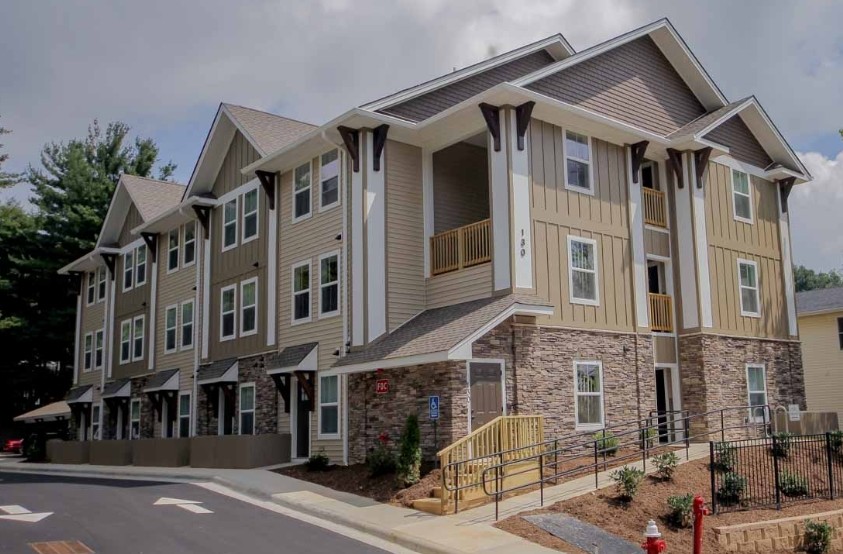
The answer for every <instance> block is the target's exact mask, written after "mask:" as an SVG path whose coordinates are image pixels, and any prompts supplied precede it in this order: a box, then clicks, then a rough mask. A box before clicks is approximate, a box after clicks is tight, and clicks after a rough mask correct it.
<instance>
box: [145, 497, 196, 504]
mask: <svg viewBox="0 0 843 554" xmlns="http://www.w3.org/2000/svg"><path fill="white" fill-rule="evenodd" d="M180 504H201V502H198V501H196V500H182V499H181V498H167V497H166V496H162V497H161V498H159V499H158V500H156V501H155V504H153V506H173V505H176V506H178V505H180Z"/></svg>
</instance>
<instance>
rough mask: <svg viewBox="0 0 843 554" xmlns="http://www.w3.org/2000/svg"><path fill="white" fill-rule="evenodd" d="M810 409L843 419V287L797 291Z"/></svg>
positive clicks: (797, 306)
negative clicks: (834, 414)
mask: <svg viewBox="0 0 843 554" xmlns="http://www.w3.org/2000/svg"><path fill="white" fill-rule="evenodd" d="M796 310H797V314H798V317H799V335H800V338H801V339H802V362H803V364H804V370H805V395H806V399H807V401H808V410H809V411H812V412H837V417H838V419H839V420H840V421H843V288H835V289H821V290H812V291H806V292H800V293H797V295H796Z"/></svg>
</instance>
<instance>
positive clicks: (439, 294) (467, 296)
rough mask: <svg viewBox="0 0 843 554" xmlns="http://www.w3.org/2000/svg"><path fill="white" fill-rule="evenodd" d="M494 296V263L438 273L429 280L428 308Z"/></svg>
mask: <svg viewBox="0 0 843 554" xmlns="http://www.w3.org/2000/svg"><path fill="white" fill-rule="evenodd" d="M490 296H492V264H482V265H477V266H474V267H470V268H468V269H464V270H462V271H455V272H453V273H445V274H444V275H436V276H434V277H431V278H430V279H428V280H427V309H428V310H430V309H433V308H441V307H443V306H450V305H451V304H461V303H462V302H469V301H471V300H479V299H481V298H489V297H490Z"/></svg>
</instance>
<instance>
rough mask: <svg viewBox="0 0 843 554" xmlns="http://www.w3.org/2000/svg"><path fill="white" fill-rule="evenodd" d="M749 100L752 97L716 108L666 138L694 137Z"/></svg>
mask: <svg viewBox="0 0 843 554" xmlns="http://www.w3.org/2000/svg"><path fill="white" fill-rule="evenodd" d="M750 98H752V97H751V96H747V97H746V98H742V99H740V100H738V101H736V102H732V103H731V104H726V105H725V106H723V107H722V108H717V109H716V110H714V111H713V112H708V113H707V114H703V115H701V116H699V117H698V118H696V119H695V120H693V121H691V122H690V123H688V124H687V125H684V126H683V127H680V128H679V129H677V130H675V131H674V132H672V133H670V134H669V135H667V138H671V139H674V138H678V137H686V136H692V135H695V134H697V133H699V132H700V131H702V130H703V129H705V128H706V127H708V126H709V125H711V124H712V123H714V122H715V121H717V120H718V119H720V118H721V117H723V116H724V115H726V114H727V113H729V112H730V111H731V110H733V109H735V108H736V107H738V106H739V105H741V104H743V103H744V102H746V101H747V100H749V99H750Z"/></svg>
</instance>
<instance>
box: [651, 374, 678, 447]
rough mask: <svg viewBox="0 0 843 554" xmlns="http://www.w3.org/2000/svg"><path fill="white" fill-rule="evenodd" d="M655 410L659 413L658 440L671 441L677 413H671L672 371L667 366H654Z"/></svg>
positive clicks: (672, 404) (672, 406)
mask: <svg viewBox="0 0 843 554" xmlns="http://www.w3.org/2000/svg"><path fill="white" fill-rule="evenodd" d="M656 410H658V415H659V442H672V441H673V440H674V437H673V433H674V431H675V429H676V421H675V420H676V418H678V417H679V414H676V413H673V411H674V403H673V373H672V370H671V368H669V367H657V368H656Z"/></svg>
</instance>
